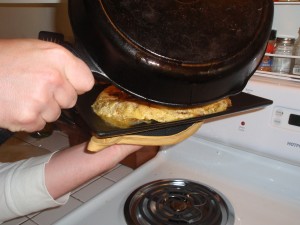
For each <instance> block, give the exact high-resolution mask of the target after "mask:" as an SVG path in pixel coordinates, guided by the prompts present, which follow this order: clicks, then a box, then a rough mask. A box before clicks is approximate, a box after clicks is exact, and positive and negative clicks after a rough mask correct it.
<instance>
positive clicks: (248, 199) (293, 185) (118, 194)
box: [56, 137, 300, 225]
mask: <svg viewBox="0 0 300 225" xmlns="http://www.w3.org/2000/svg"><path fill="white" fill-rule="evenodd" d="M170 178H174V179H188V180H192V181H195V182H198V183H201V184H204V185H207V186H210V187H213V188H214V189H215V190H217V191H219V192H220V193H222V194H223V195H224V196H226V198H227V199H228V200H229V201H230V202H231V204H232V206H233V208H234V213H235V223H234V224H235V225H239V224H241V225H253V224H255V225H260V224H261V225H266V224H272V225H282V224H289V225H293V224H295V225H296V224H297V225H298V224H299V218H300V216H299V212H300V167H298V166H295V165H291V164H288V163H284V162H281V161H277V160H273V159H269V158H266V157H263V156H259V155H256V154H253V153H249V152H245V151H241V150H238V149H234V148H231V147H228V146H224V145H219V144H217V143H214V142H209V141H207V140H204V139H200V138H199V137H197V138H195V137H191V138H189V139H187V140H186V141H184V142H182V143H180V144H178V145H176V146H172V147H168V148H166V149H163V150H161V151H160V152H159V153H158V155H157V156H156V157H155V158H154V159H153V160H151V161H149V162H148V163H146V164H145V165H143V166H142V167H141V168H139V169H137V170H135V171H134V172H133V173H132V174H130V175H129V176H127V177H126V178H124V179H123V180H121V181H119V182H118V183H116V184H114V185H113V186H112V187H111V188H109V189H107V190H106V191H104V192H103V193H101V194H100V195H98V196H96V197H95V198H94V199H92V200H90V201H89V202H87V203H86V204H84V205H83V206H81V207H79V208H78V209H76V210H75V211H73V212H72V213H71V214H69V215H67V216H66V217H64V218H63V219H61V220H60V221H58V222H57V223H56V224H58V225H59V224H63V225H66V224H72V225H75V224H89V225H92V224H111V225H123V224H124V225H125V224H126V222H125V218H124V212H123V208H124V204H125V201H126V199H127V197H128V196H129V195H130V194H131V193H132V192H133V191H134V190H135V189H136V188H137V187H139V186H141V185H143V184H145V183H147V182H150V181H154V180H159V179H170Z"/></svg>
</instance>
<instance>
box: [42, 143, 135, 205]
mask: <svg viewBox="0 0 300 225" xmlns="http://www.w3.org/2000/svg"><path fill="white" fill-rule="evenodd" d="M86 145H87V143H83V144H80V145H76V146H73V147H71V148H69V149H66V150H63V151H60V152H57V153H56V154H55V155H54V156H53V157H52V158H51V160H50V161H49V163H47V164H46V167H45V182H46V187H47V189H48V191H49V193H50V195H51V196H52V197H53V198H54V199H56V198H58V197H60V196H62V195H64V194H66V193H68V192H70V191H72V190H73V189H75V188H77V187H78V186H80V185H81V184H83V183H85V182H87V181H88V180H90V179H92V178H94V177H95V176H98V175H99V174H101V173H104V172H105V171H107V170H109V169H111V168H113V167H114V166H115V165H116V164H117V163H119V162H120V161H121V160H122V159H124V158H125V157H126V156H128V155H129V154H131V153H133V152H135V151H137V150H138V149H140V148H141V147H140V146H133V145H114V146H111V147H109V148H106V149H104V150H102V151H100V152H96V153H90V152H88V151H87V150H86Z"/></svg>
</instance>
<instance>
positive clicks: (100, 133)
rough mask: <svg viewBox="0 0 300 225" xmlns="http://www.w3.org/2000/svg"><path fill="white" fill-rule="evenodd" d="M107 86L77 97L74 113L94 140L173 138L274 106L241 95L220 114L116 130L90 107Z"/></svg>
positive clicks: (234, 98) (232, 97)
mask: <svg viewBox="0 0 300 225" xmlns="http://www.w3.org/2000/svg"><path fill="white" fill-rule="evenodd" d="M108 85H109V84H104V83H103V84H96V85H95V86H94V88H93V89H92V90H91V91H89V92H87V93H85V94H83V95H81V96H79V97H78V101H77V104H76V109H77V111H78V113H79V115H80V116H81V117H82V119H83V121H84V122H85V123H86V125H87V127H88V128H89V129H90V131H91V132H92V134H93V135H94V136H96V137H99V138H107V137H114V136H121V135H128V134H139V135H145V136H168V135H173V134H176V133H178V132H181V131H183V130H185V129H187V128H188V127H189V126H191V125H192V124H193V123H197V122H200V121H204V120H205V119H209V118H214V117H219V116H224V115H230V114H236V113H239V112H244V111H249V110H253V109H258V108H262V107H265V106H267V105H271V104H272V103H273V101H272V100H269V99H266V98H262V97H258V96H255V95H251V94H247V93H244V92H241V93H239V94H237V95H234V96H231V97H230V99H231V101H232V106H231V107H230V108H228V109H227V110H226V111H223V112H219V113H215V114H210V115H205V116H198V117H194V118H190V119H185V120H179V121H173V122H167V123H159V122H155V121H153V122H152V123H150V124H148V123H147V124H146V123H142V124H138V125H134V126H132V127H129V128H118V127H114V126H111V125H109V124H108V123H106V122H105V121H103V120H102V119H101V118H100V117H98V116H97V115H96V114H95V113H94V112H93V110H92V107H91V105H92V104H93V103H94V101H95V100H96V98H97V96H98V95H99V94H100V92H101V91H102V90H103V89H104V88H105V87H107V86H108Z"/></svg>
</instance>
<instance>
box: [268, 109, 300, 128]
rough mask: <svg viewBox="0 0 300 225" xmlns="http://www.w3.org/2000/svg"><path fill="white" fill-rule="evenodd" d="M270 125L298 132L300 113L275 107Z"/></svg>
mask: <svg viewBox="0 0 300 225" xmlns="http://www.w3.org/2000/svg"><path fill="white" fill-rule="evenodd" d="M272 124H273V126H275V127H278V128H283V129H288V130H292V131H297V132H300V111H299V110H295V109H288V108H285V107H275V108H274V110H273V116H272Z"/></svg>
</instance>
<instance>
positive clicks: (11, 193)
mask: <svg viewBox="0 0 300 225" xmlns="http://www.w3.org/2000/svg"><path fill="white" fill-rule="evenodd" d="M52 155H53V153H52V154H47V155H43V156H39V157H35V158H30V159H26V160H22V161H18V162H14V163H0V223H1V221H6V220H9V219H12V218H16V217H19V216H24V215H27V214H30V213H32V212H36V211H40V210H43V209H46V208H51V207H55V206H59V205H63V204H65V203H66V202H67V200H68V199H69V194H67V195H65V196H63V197H61V198H59V199H56V200H54V199H53V198H52V196H51V195H50V194H49V192H48V190H47V188H46V185H45V164H46V163H47V162H48V161H49V160H50V158H51V157H52Z"/></svg>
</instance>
